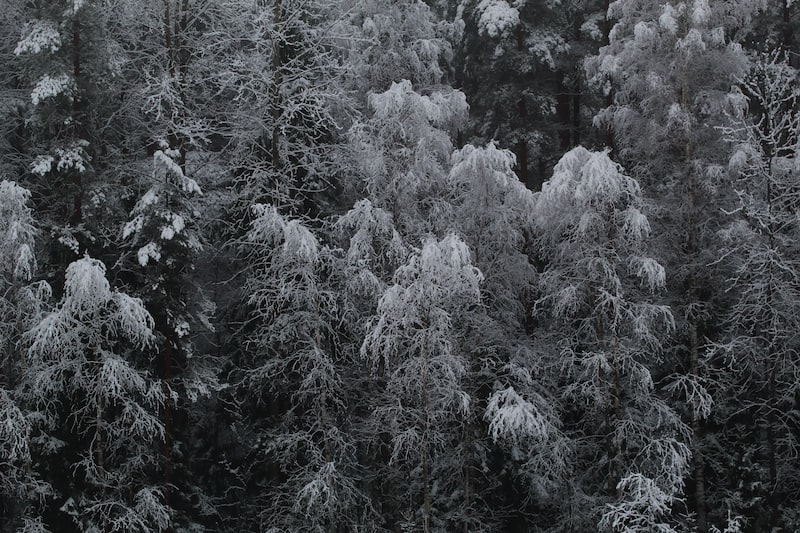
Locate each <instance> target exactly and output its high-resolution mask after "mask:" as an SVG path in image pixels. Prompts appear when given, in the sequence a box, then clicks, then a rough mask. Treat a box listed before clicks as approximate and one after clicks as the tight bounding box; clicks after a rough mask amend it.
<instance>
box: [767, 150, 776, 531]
mask: <svg viewBox="0 0 800 533" xmlns="http://www.w3.org/2000/svg"><path fill="white" fill-rule="evenodd" d="M770 152H771V151H770ZM768 156H769V158H770V162H771V161H772V154H771V153H769V154H768ZM771 176H772V165H771V163H770V164H769V166H768V171H767V176H766V178H767V179H766V196H767V198H766V200H767V220H768V224H767V232H768V235H769V262H768V267H767V301H766V305H765V310H766V312H767V320H766V324H765V326H766V327H765V328H764V330H765V331H767V332H769V334H768V339H769V349H768V350H767V363H768V365H769V367H770V370H769V379H768V383H767V402H766V403H767V417H766V419H767V452H768V454H769V456H768V461H767V462H768V465H769V492H768V493H767V502H768V504H769V508H770V513H769V516H770V519H769V521H768V523H769V525H770V526H773V525H775V523H776V521H777V517H778V498H777V491H778V465H777V450H776V443H775V440H776V436H775V433H776V427H775V426H776V423H777V421H776V416H775V413H776V411H777V409H778V399H777V385H776V374H777V371H778V361H777V358H778V354H777V353H776V343H777V342H778V339H776V338H775V337H776V331H775V329H774V322H775V317H774V313H775V298H774V294H775V289H774V284H775V273H774V271H773V265H774V262H773V261H772V257H774V255H775V253H776V250H775V248H776V246H775V231H776V227H775V223H774V221H773V218H772V180H771Z"/></svg>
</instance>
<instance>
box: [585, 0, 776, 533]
mask: <svg viewBox="0 0 800 533" xmlns="http://www.w3.org/2000/svg"><path fill="white" fill-rule="evenodd" d="M764 6H765V2H763V1H761V0H757V1H750V0H692V1H675V0H671V1H662V2H650V1H643V0H618V1H615V2H612V3H611V4H610V7H609V12H608V15H609V17H610V19H611V20H612V21H613V27H612V28H611V30H610V33H609V44H608V45H607V46H604V47H603V48H601V49H600V51H599V53H598V54H597V55H596V56H593V57H590V58H588V59H587V63H586V66H587V73H588V75H589V77H590V82H591V83H592V84H593V85H594V86H595V87H597V88H598V89H601V90H602V91H603V92H604V93H605V94H607V95H608V98H609V105H608V106H607V107H606V108H605V109H604V110H602V111H601V112H600V113H599V114H598V115H597V117H596V119H595V123H596V124H597V125H598V126H601V127H603V128H606V129H608V130H609V132H610V133H611V138H610V139H609V141H610V143H609V144H610V145H613V150H614V152H613V154H614V157H615V158H617V159H618V160H619V161H620V162H621V163H623V164H624V165H625V166H626V168H628V169H629V170H630V171H631V172H632V173H633V174H634V175H635V176H636V177H637V179H639V181H640V182H641V183H642V185H643V186H644V187H645V188H646V189H647V191H648V195H649V196H653V197H658V198H659V199H660V202H659V205H660V206H663V207H661V208H660V209H656V210H654V212H653V217H652V219H653V222H654V225H655V226H656V227H658V228H659V230H658V231H657V232H656V233H657V235H658V236H659V238H658V240H657V241H656V242H654V243H653V244H654V246H656V247H658V249H659V253H660V254H661V256H662V257H664V258H666V259H667V260H670V261H672V263H671V264H668V265H667V266H668V267H669V268H668V271H669V272H670V276H669V278H668V280H667V285H668V294H669V296H670V298H671V299H672V301H673V308H674V310H675V316H676V318H677V326H678V327H677V331H676V333H677V335H676V337H675V340H674V342H672V343H671V344H672V346H671V347H670V349H669V350H668V351H671V352H673V353H674V358H675V360H676V361H680V363H678V365H679V366H678V367H677V368H678V370H679V371H678V372H677V373H676V375H675V376H674V380H675V381H676V383H678V384H679V385H680V387H678V389H676V390H680V391H683V392H684V393H685V394H683V395H682V396H679V399H680V400H681V401H683V402H684V404H685V406H686V407H685V418H686V419H687V420H690V421H691V424H692V431H693V434H694V437H693V439H692V442H693V444H692V446H693V454H692V455H693V462H694V465H693V472H692V473H693V476H692V477H693V479H692V486H693V491H692V492H693V501H692V505H691V506H690V508H691V509H692V510H693V511H695V512H696V513H697V526H698V529H699V531H700V532H701V533H704V532H705V531H707V529H708V522H709V520H708V518H707V513H706V500H708V499H709V498H711V499H713V498H715V496H714V495H713V493H712V494H709V495H707V494H706V490H705V478H706V476H707V475H712V472H711V471H710V470H709V468H708V467H707V465H706V463H705V461H704V458H705V453H704V450H703V448H704V446H705V438H704V431H703V426H704V424H705V422H704V419H705V418H706V417H707V416H709V415H710V416H711V418H714V413H713V412H710V411H708V410H707V409H701V408H700V404H699V403H698V402H697V401H696V400H698V399H707V398H708V393H707V386H708V379H709V378H710V377H711V376H710V375H708V372H706V368H705V366H706V365H705V364H704V360H703V358H702V357H701V354H702V351H703V343H704V337H705V336H706V335H713V331H714V330H715V329H716V327H717V323H716V322H717V321H716V320H715V317H716V315H717V314H718V313H716V312H715V306H717V305H719V304H720V303H721V300H722V299H724V297H722V296H721V292H722V291H721V287H719V284H718V283H717V280H718V279H720V276H715V273H716V271H715V269H714V268H709V267H707V265H710V264H713V263H714V262H715V261H716V259H718V257H719V251H718V249H717V248H718V246H717V245H718V240H717V239H715V238H714V237H713V234H714V231H715V230H716V229H717V228H718V227H719V226H720V224H721V220H720V218H721V217H720V215H721V212H720V211H719V209H717V207H718V206H719V205H725V204H726V203H728V202H729V201H731V200H732V198H731V195H730V193H729V189H728V188H727V187H724V186H722V185H723V184H724V183H725V182H726V180H727V179H728V174H727V164H726V163H727V161H726V157H725V154H726V153H727V149H726V147H725V146H724V143H723V140H722V136H721V135H720V134H719V131H718V130H717V129H716V127H717V126H720V125H723V124H724V123H725V122H726V120H727V119H726V117H725V115H724V110H725V108H726V100H727V94H728V92H729V90H730V87H731V85H732V84H734V83H735V82H736V79H737V77H738V76H740V75H742V74H743V73H744V72H745V70H746V69H747V64H748V59H747V56H746V54H745V52H744V50H743V48H742V45H741V43H740V42H739V41H738V39H739V38H740V37H741V36H742V35H743V33H742V32H744V31H745V30H746V29H747V28H748V27H749V25H750V23H751V21H752V17H753V15H754V14H755V12H756V11H757V10H758V9H759V8H761V7H764ZM672 367H673V368H675V365H674V364H673V365H672ZM709 442H713V439H709ZM719 451H720V453H725V452H723V451H722V450H719ZM709 453H711V452H709ZM720 474H721V473H720ZM715 486H721V485H720V484H718V483H715ZM715 508H718V509H719V510H720V511H721V510H722V508H721V507H718V506H715ZM715 519H719V520H723V519H724V515H720V516H718V517H716V518H715Z"/></svg>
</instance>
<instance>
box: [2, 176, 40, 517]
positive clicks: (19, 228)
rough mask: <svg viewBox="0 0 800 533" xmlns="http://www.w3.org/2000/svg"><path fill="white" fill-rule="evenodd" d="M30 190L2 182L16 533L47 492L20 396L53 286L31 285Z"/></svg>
mask: <svg viewBox="0 0 800 533" xmlns="http://www.w3.org/2000/svg"><path fill="white" fill-rule="evenodd" d="M30 196H31V194H30V191H28V190H27V189H24V188H23V187H20V186H19V185H17V184H16V183H14V182H13V181H7V180H3V181H2V182H0V294H1V295H2V296H0V343H2V344H0V345H2V359H0V465H2V473H0V530H2V531H6V530H9V531H10V530H12V529H13V528H15V527H18V526H20V524H22V523H23V521H24V520H25V519H26V514H27V515H28V517H27V519H30V516H29V515H30V511H31V508H30V507H27V508H26V503H30V502H31V501H32V500H34V497H35V494H36V493H37V491H39V490H40V489H42V488H44V486H43V485H42V484H39V483H34V478H33V477H32V476H31V471H30V461H31V454H30V447H29V437H30V420H29V419H28V417H27V416H26V414H25V411H24V404H23V403H22V402H21V398H20V397H19V394H18V392H19V391H18V387H17V386H18V385H19V383H20V382H21V380H22V379H23V378H24V376H25V374H26V372H27V370H28V365H27V363H26V361H25V358H24V352H23V350H22V349H21V348H22V346H21V336H22V334H23V332H24V331H25V330H26V329H27V328H28V327H29V326H30V325H31V323H32V322H33V321H35V320H37V319H38V318H39V316H38V314H39V312H40V310H41V307H42V305H44V304H45V301H46V299H47V298H48V297H49V286H48V285H47V284H45V283H43V282H40V283H37V282H34V283H32V282H31V278H32V277H33V275H34V274H35V271H36V259H35V256H34V246H35V238H36V236H37V233H38V230H37V229H36V226H35V224H34V220H33V210H32V209H31V207H30Z"/></svg>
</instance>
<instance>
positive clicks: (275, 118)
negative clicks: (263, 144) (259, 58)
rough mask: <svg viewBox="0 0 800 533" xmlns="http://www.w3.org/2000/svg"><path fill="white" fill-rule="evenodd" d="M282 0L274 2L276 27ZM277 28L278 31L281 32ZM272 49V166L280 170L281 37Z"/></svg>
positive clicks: (281, 112) (281, 110)
mask: <svg viewBox="0 0 800 533" xmlns="http://www.w3.org/2000/svg"><path fill="white" fill-rule="evenodd" d="M281 9H282V7H281V0H275V3H274V4H273V24H274V25H275V27H276V28H279V27H280V24H281V17H282V13H281ZM279 32H280V30H277V32H276V33H279ZM272 46H273V51H272V70H273V76H274V77H275V79H274V82H273V93H272V110H271V111H272V113H271V114H272V167H273V168H274V169H275V170H279V169H280V168H281V167H282V166H283V162H282V157H281V156H282V154H281V149H280V146H281V145H280V143H281V125H280V122H281V115H282V114H283V108H282V101H281V85H282V84H283V43H282V42H281V41H280V38H279V37H278V38H276V39H275V41H274V42H273V45H272Z"/></svg>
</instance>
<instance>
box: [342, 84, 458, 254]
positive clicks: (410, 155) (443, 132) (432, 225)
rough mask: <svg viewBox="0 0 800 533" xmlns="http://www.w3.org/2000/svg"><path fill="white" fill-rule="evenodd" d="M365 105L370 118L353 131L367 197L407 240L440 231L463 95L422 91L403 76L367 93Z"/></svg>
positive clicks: (352, 137)
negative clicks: (453, 137)
mask: <svg viewBox="0 0 800 533" xmlns="http://www.w3.org/2000/svg"><path fill="white" fill-rule="evenodd" d="M369 105H370V107H371V109H372V115H371V117H370V118H369V119H368V120H367V121H366V122H365V123H363V124H356V125H355V126H354V127H353V128H352V130H351V143H352V144H353V146H354V150H355V151H356V153H357V154H358V157H359V166H360V169H359V170H360V179H361V181H362V183H363V189H364V192H365V193H366V196H367V197H368V198H369V199H370V201H371V202H372V204H373V205H375V206H376V207H380V208H381V209H384V210H386V211H387V212H388V213H390V214H391V215H392V218H393V220H394V224H395V226H396V228H397V230H398V231H399V232H400V235H402V236H403V238H404V239H407V240H408V241H409V242H412V243H413V242H418V241H419V240H420V239H421V238H422V237H423V236H424V235H425V234H426V233H428V232H431V231H433V232H436V233H439V234H441V233H442V232H443V231H445V230H446V229H447V228H446V227H442V226H441V222H442V221H443V220H444V217H443V214H442V213H441V212H440V211H441V210H442V209H444V210H445V212H446V207H445V206H443V205H442V199H443V197H444V195H445V188H446V186H447V184H446V181H447V173H448V170H449V167H450V155H451V153H452V151H453V144H452V141H451V139H450V135H449V133H448V132H451V131H454V130H455V129H457V127H458V125H459V124H461V123H463V121H464V119H465V118H466V113H467V110H468V106H467V103H466V99H465V97H464V94H463V93H461V92H460V91H457V90H452V89H449V90H443V91H435V92H432V93H431V94H429V95H423V94H420V93H418V92H417V91H415V90H414V88H413V87H412V85H411V82H409V81H408V80H403V81H400V82H397V83H392V86H391V87H390V88H389V89H388V90H386V91H384V92H381V93H374V94H371V95H370V96H369Z"/></svg>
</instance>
